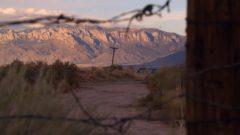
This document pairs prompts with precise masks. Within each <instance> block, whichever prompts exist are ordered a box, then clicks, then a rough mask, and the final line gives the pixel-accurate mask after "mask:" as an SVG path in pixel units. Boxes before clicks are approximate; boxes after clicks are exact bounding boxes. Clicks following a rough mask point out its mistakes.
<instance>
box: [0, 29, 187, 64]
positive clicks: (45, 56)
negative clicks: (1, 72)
mask: <svg viewBox="0 0 240 135" xmlns="http://www.w3.org/2000/svg"><path fill="white" fill-rule="evenodd" d="M185 40H186V37H184V36H181V35H178V34H176V33H169V32H164V31H161V30H158V29H152V28H149V29H146V28H144V29H138V28H133V29H130V31H129V32H128V33H126V29H125V28H105V27H100V26H71V25H55V26H49V27H43V28H32V29H25V30H21V31H16V30H10V29H0V57H1V59H0V65H4V64H8V63H10V62H12V61H13V60H15V59H19V60H21V61H24V62H29V61H45V62H47V63H52V62H54V61H55V60H61V61H69V62H73V63H75V64H77V65H78V66H107V65H110V64H111V58H112V50H111V49H110V47H117V48H118V49H117V50H116V55H115V61H114V63H115V64H121V65H139V64H143V63H148V62H151V61H154V60H157V59H161V58H163V57H166V56H168V55H174V54H175V53H178V52H180V51H184V49H185V47H184V44H185Z"/></svg>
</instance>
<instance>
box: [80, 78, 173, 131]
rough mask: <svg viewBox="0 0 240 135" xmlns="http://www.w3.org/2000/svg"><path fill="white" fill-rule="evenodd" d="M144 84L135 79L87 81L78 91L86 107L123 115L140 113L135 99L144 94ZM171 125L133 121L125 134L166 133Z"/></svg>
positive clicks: (104, 112)
mask: <svg viewBox="0 0 240 135" xmlns="http://www.w3.org/2000/svg"><path fill="white" fill-rule="evenodd" d="M147 93H148V90H147V88H146V84H144V83H143V82H137V81H117V82H98V83H87V84H85V86H83V87H82V88H81V90H79V91H78V93H77V94H78V96H79V97H81V102H82V104H84V106H86V107H88V108H89V107H90V108H96V109H97V111H98V112H101V114H107V115H108V116H114V117H118V118H121V117H125V116H131V115H136V114H139V113H141V110H142V109H139V108H137V107H136V106H137V100H138V99H140V98H142V97H144V96H146V95H147ZM170 131H171V127H169V126H168V125H166V124H164V123H162V122H147V121H135V122H134V124H133V125H132V126H131V128H130V129H129V131H128V132H127V133H126V134H127V135H168V133H169V132H170Z"/></svg>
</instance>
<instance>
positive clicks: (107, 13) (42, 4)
mask: <svg viewBox="0 0 240 135" xmlns="http://www.w3.org/2000/svg"><path fill="white" fill-rule="evenodd" d="M164 2H165V0H0V20H1V17H2V16H3V13H8V12H10V11H12V10H9V8H11V9H16V11H17V12H16V13H18V11H19V10H21V11H23V10H25V9H29V8H33V9H36V10H40V9H45V10H46V11H48V10H49V11H55V10H56V11H61V12H64V13H69V14H73V15H77V16H86V17H97V18H104V19H106V18H110V17H112V16H114V15H116V14H119V13H121V12H125V11H129V10H133V9H138V8H142V7H143V6H144V5H146V4H148V3H156V4H162V3H164ZM6 9H8V10H7V11H8V12H5V10H6ZM12 12H13V11H12ZM12 12H11V13H12ZM1 13H2V15H1ZM41 13H42V12H41ZM185 13H186V0H172V3H171V12H170V14H168V13H167V12H164V13H163V17H162V18H160V19H159V18H158V17H154V18H149V19H145V21H143V22H142V23H137V26H140V27H154V28H159V29H162V30H165V31H169V32H176V33H179V34H183V35H185V16H186V15H185ZM6 15H12V14H6Z"/></svg>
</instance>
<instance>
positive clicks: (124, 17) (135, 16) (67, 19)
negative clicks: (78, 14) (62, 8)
mask: <svg viewBox="0 0 240 135" xmlns="http://www.w3.org/2000/svg"><path fill="white" fill-rule="evenodd" d="M170 2H171V0H166V2H165V3H164V4H163V5H157V4H148V5H146V6H145V7H143V8H142V9H136V10H132V11H129V12H124V13H121V14H119V15H117V16H114V17H112V18H110V19H106V20H101V19H86V18H75V17H71V16H67V15H64V14H60V15H58V16H46V17H39V18H35V19H26V20H18V21H7V22H0V27H3V26H11V25H21V24H42V25H44V26H49V25H52V24H65V23H74V24H82V23H90V24H104V23H120V22H128V26H127V29H126V31H127V32H128V31H129V29H130V26H131V24H132V21H133V20H136V21H142V20H143V17H149V16H154V15H158V16H161V15H162V11H163V10H164V9H167V10H168V11H170ZM129 16H130V17H129Z"/></svg>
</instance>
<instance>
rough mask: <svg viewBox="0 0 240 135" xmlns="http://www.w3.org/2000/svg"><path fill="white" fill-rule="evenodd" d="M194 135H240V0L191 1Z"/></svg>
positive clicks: (190, 116) (190, 125)
mask: <svg viewBox="0 0 240 135" xmlns="http://www.w3.org/2000/svg"><path fill="white" fill-rule="evenodd" d="M186 46H187V64H186V66H187V73H186V98H187V109H186V125H187V133H188V135H240V0H188V14H187V45H186Z"/></svg>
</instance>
